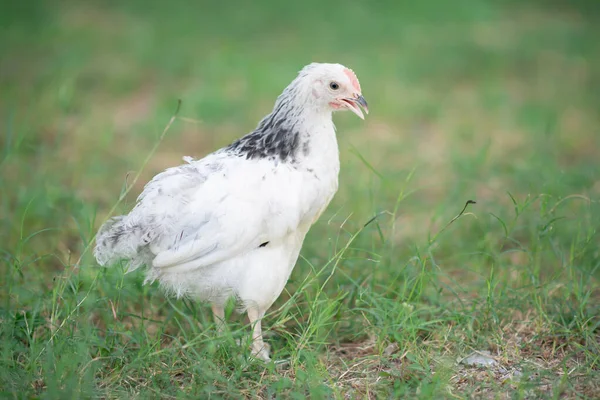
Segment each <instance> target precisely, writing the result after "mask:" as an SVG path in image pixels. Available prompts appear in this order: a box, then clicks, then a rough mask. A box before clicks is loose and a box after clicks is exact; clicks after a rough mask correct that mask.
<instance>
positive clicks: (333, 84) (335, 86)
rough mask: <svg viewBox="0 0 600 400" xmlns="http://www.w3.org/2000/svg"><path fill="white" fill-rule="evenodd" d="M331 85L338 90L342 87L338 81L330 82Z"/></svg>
mask: <svg viewBox="0 0 600 400" xmlns="http://www.w3.org/2000/svg"><path fill="white" fill-rule="evenodd" d="M329 87H330V88H331V89H332V90H338V89H339V88H340V85H338V84H337V82H331V83H330V84H329Z"/></svg>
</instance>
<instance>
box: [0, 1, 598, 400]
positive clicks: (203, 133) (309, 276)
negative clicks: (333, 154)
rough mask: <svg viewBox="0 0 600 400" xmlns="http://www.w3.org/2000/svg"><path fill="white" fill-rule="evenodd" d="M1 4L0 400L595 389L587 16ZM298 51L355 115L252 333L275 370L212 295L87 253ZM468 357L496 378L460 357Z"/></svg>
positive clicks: (494, 9)
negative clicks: (312, 218)
mask: <svg viewBox="0 0 600 400" xmlns="http://www.w3.org/2000/svg"><path fill="white" fill-rule="evenodd" d="M23 4H25V3H23ZM4 8H5V10H4V11H3V12H2V13H0V46H2V48H3V52H2V53H3V56H2V58H1V59H0V93H1V94H0V124H2V129H1V131H2V132H3V134H2V138H1V139H0V143H1V144H2V146H1V150H0V160H1V161H0V217H1V219H0V224H1V227H2V229H0V254H1V258H0V265H1V266H2V271H1V273H0V284H1V286H2V288H3V289H2V291H1V292H0V320H1V321H2V323H1V328H0V335H1V337H2V340H1V341H0V394H1V396H2V397H5V398H60V399H64V398H98V397H101V398H199V397H200V398H207V397H211V398H219V397H226V398H245V397H247V398H254V397H261V398H273V397H282V398H305V397H312V398H347V397H350V398H379V397H383V398H386V397H406V398H540V397H541V398H594V397H597V396H598V393H600V387H599V385H598V382H600V373H599V367H600V365H599V364H600V356H599V354H600V341H599V339H600V310H599V306H598V304H600V303H599V300H600V291H599V289H598V279H599V277H600V271H599V269H600V253H599V250H598V244H599V240H600V237H599V234H600V232H599V227H600V205H599V203H598V197H599V195H600V180H598V179H599V176H600V164H599V163H598V160H599V159H600V135H599V134H598V133H599V132H598V126H600V125H599V123H600V112H599V111H600V108H599V106H600V95H599V94H600V45H599V44H598V41H597V40H596V38H597V37H599V36H600V25H599V24H598V22H599V18H600V12H598V11H599V8H598V6H597V5H596V4H595V3H594V2H591V1H590V2H586V1H583V0H580V1H576V2H568V3H567V2H559V1H546V2H541V1H528V2H513V1H509V0H504V1H492V0H479V1H475V0H473V1H467V0H459V1H455V2H453V3H452V6H450V5H447V6H445V5H443V4H442V3H439V2H434V1H433V0H427V1H421V2H418V3H416V2H406V1H404V2H402V1H400V2H391V1H385V2H378V3H377V5H375V4H371V3H369V2H347V1H346V2H341V1H332V2H328V3H323V2H315V1H312V0H309V1H308V2H272V3H253V4H252V5H251V6H250V5H240V6H238V7H233V6H230V5H228V4H226V3H223V4H221V5H210V6H209V5H204V4H202V3H201V2H195V3H193V4H192V3H191V2H188V3H184V2H158V1H150V2H148V1H144V2H141V1H139V0H130V1H127V2H100V1H88V2H75V1H69V0H65V1H61V2H50V1H41V0H38V1H36V2H28V4H27V7H26V6H25V5H18V4H17V3H14V4H12V5H5V7H4ZM313 60H320V61H335V62H341V63H343V64H345V65H348V66H351V67H352V68H353V69H354V70H355V71H356V72H357V74H358V76H359V77H360V79H361V86H362V87H363V89H364V95H365V97H366V98H367V100H368V101H369V105H370V109H371V114H370V115H369V116H368V118H367V120H366V121H365V122H364V123H363V122H361V121H358V120H357V119H356V118H354V117H353V116H352V115H339V116H336V122H337V125H338V134H339V141H340V153H341V160H342V171H341V177H340V190H339V192H338V194H337V195H336V197H335V199H334V201H333V203H332V204H331V206H330V207H329V209H328V211H327V212H326V214H325V215H324V216H323V217H322V218H321V219H320V221H319V222H318V223H317V224H316V225H315V226H314V227H313V229H312V230H311V233H310V234H309V235H308V237H307V240H306V242H305V245H304V248H303V251H302V256H301V259H300V260H299V262H298V265H297V266H296V269H295V270H294V273H293V274H292V277H291V279H290V281H289V283H288V285H287V286H286V290H285V291H284V293H283V294H282V296H281V298H280V299H279V300H278V301H277V303H276V304H275V306H274V307H273V308H272V309H271V310H270V313H269V314H268V316H267V317H266V321H265V323H264V326H265V328H266V329H267V331H268V332H267V341H268V342H269V343H270V344H271V346H272V349H273V352H274V354H273V356H274V358H275V359H279V360H282V359H287V360H289V364H287V365H283V366H277V365H275V364H268V365H264V364H263V363H260V362H255V361H252V360H251V359H250V358H249V354H248V351H247V349H246V347H245V346H242V347H240V346H238V345H237V344H236V339H240V338H241V339H242V340H247V339H248V333H249V329H248V326H246V321H245V320H244V319H243V318H241V317H239V316H236V315H235V314H234V313H232V312H231V310H230V312H229V313H230V314H231V315H230V316H229V320H230V324H229V327H230V332H229V333H228V334H225V335H224V336H222V337H218V336H217V335H216V332H215V329H214V326H213V323H212V318H211V316H210V310H209V309H208V307H206V306H204V305H201V304H197V303H194V302H192V301H189V300H185V299H184V300H174V299H170V298H167V297H165V296H164V295H163V294H162V293H161V292H160V290H158V288H157V287H155V286H154V285H151V286H143V285H142V281H143V275H142V274H141V273H137V272H136V273H133V274H128V275H124V272H123V270H121V269H120V268H118V267H117V268H112V269H100V268H97V267H96V266H95V263H94V261H93V259H92V257H91V255H90V253H89V251H86V250H87V249H89V246H90V245H91V244H92V239H93V236H94V234H95V232H96V229H97V228H98V226H99V225H100V223H101V222H102V221H103V220H104V219H105V217H107V216H108V214H109V212H110V210H111V209H112V207H113V206H114V205H115V203H117V201H118V200H119V196H120V194H121V193H123V191H124V188H128V189H129V190H130V193H129V194H128V195H127V196H125V197H124V201H123V202H121V203H120V204H119V205H118V207H117V212H126V211H127V210H128V209H130V208H131V206H132V204H133V202H134V200H135V196H136V195H137V194H138V193H139V191H140V189H141V185H143V183H145V182H146V181H147V180H148V179H149V178H150V177H151V176H152V175H154V174H155V173H157V172H159V171H161V170H163V169H164V168H166V167H168V166H172V165H174V164H177V163H179V162H180V158H181V156H182V155H193V156H202V155H204V154H206V153H208V152H210V151H212V150H214V149H217V148H219V147H221V146H223V145H226V144H228V143H229V142H231V141H232V140H233V139H234V138H236V137H238V136H240V135H241V134H243V133H245V132H248V131H249V130H251V129H252V128H253V127H254V125H255V124H256V122H257V120H258V119H259V118H260V117H261V116H262V115H264V114H265V113H267V112H268V111H269V109H270V106H271V105H272V102H273V101H274V98H275V97H276V96H277V95H278V94H279V92H280V91H281V90H282V88H283V87H284V86H285V85H287V83H288V82H289V81H290V80H291V79H292V78H293V77H294V74H295V72H296V71H297V70H299V69H300V68H301V67H302V66H303V65H305V64H307V63H308V62H310V61H313ZM177 99H181V100H182V106H181V110H180V113H179V117H178V118H177V119H176V120H175V122H174V124H173V125H172V126H171V128H170V129H169V130H168V132H167V134H166V136H165V139H164V140H163V141H162V142H159V138H160V135H161V133H162V132H163V129H164V127H165V126H166V124H167V122H168V121H169V118H170V117H171V116H172V115H173V112H174V109H175V108H176V106H177ZM157 144H160V146H159V147H158V150H157V151H156V152H155V153H154V155H153V157H151V158H150V160H149V162H147V163H145V162H144V160H145V159H146V157H147V156H148V155H149V154H151V151H152V149H153V148H154V146H156V145H157ZM142 166H144V168H143V169H142V168H141V167H142ZM140 171H141V172H140ZM138 172H140V179H139V181H138V182H137V183H136V184H135V185H132V184H131V180H132V178H133V176H135V175H136V174H137V173H138ZM467 200H475V201H476V204H470V205H469V206H468V208H467V209H466V210H465V213H464V214H462V215H461V216H460V217H459V218H457V219H455V220H454V221H453V222H452V223H451V224H449V225H448V223H449V222H450V221H452V220H453V218H454V217H455V216H457V215H458V214H459V213H460V211H461V210H462V208H463V206H464V205H465V203H466V202H467ZM375 215H377V216H378V217H377V218H376V219H372V218H373V216H375ZM369 221H370V223H368V224H367V222H369ZM79 260H80V262H79V263H78V261H79ZM473 351H489V352H490V353H491V355H492V356H493V357H494V358H495V359H496V361H497V364H496V365H495V366H494V367H492V368H476V367H468V366H465V365H463V364H461V363H459V362H458V361H459V360H461V359H462V358H464V357H465V356H467V355H469V354H471V353H472V352H473Z"/></svg>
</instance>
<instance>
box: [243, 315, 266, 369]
mask: <svg viewBox="0 0 600 400" xmlns="http://www.w3.org/2000/svg"><path fill="white" fill-rule="evenodd" d="M264 316H265V312H264V311H262V312H261V311H259V310H258V309H257V308H255V307H250V308H248V319H249V320H250V325H251V326H252V355H253V356H254V357H256V358H259V359H261V360H264V361H271V358H269V348H268V346H267V345H266V344H265V342H264V341H263V337H262V318H263V317H264Z"/></svg>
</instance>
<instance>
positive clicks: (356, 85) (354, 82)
mask: <svg viewBox="0 0 600 400" xmlns="http://www.w3.org/2000/svg"><path fill="white" fill-rule="evenodd" d="M344 74H346V76H347V77H348V79H350V83H352V86H353V87H354V89H356V90H357V91H358V93H361V91H360V83H358V78H357V77H356V74H355V73H354V71H352V70H351V69H349V68H344Z"/></svg>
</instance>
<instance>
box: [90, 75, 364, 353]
mask: <svg viewBox="0 0 600 400" xmlns="http://www.w3.org/2000/svg"><path fill="white" fill-rule="evenodd" d="M345 71H349V70H347V69H346V68H345V67H343V66H341V65H339V64H311V65H310V66H307V67H306V68H304V69H303V70H302V71H301V72H300V74H299V76H298V78H296V79H295V80H294V81H293V82H292V84H290V86H288V88H286V90H285V91H284V92H283V93H282V95H281V96H280V97H279V98H278V100H277V102H276V104H275V107H274V110H273V112H272V113H271V114H269V115H267V116H266V117H265V118H264V119H263V120H262V121H261V122H260V124H259V125H258V127H257V128H256V130H255V131H253V132H251V133H250V134H248V135H246V136H244V137H243V138H241V139H239V140H238V141H236V142H234V143H233V144H231V145H230V146H228V147H226V148H224V149H221V150H219V151H217V152H215V153H212V154H210V155H208V156H206V157H205V158H203V159H200V160H193V159H191V158H185V160H186V164H183V165H181V166H178V167H174V168H170V169H167V170H166V171H164V172H162V173H160V174H158V175H157V176H155V177H154V178H153V179H152V180H151V181H150V182H149V183H148V184H147V185H146V187H145V188H144V191H143V192H142V194H141V195H140V197H139V198H138V202H137V205H136V206H135V208H134V209H133V210H132V211H131V213H130V214H128V215H126V216H121V217H116V218H113V219H111V220H109V221H108V222H107V223H106V224H105V225H104V226H102V227H101V229H100V231H99V233H98V236H97V241H96V243H97V245H96V249H95V256H96V259H97V260H98V262H99V263H100V264H102V265H104V264H113V263H114V262H116V261H118V260H120V259H125V260H127V261H128V263H129V268H130V270H132V269H136V268H138V267H140V266H143V265H146V266H147V267H148V268H147V279H146V280H147V281H155V280H158V281H159V282H160V285H161V286H162V287H163V288H165V289H166V290H167V291H168V292H171V293H174V294H175V295H177V296H184V295H185V296H190V297H193V298H196V299H198V300H203V301H208V302H210V303H211V305H212V309H213V313H214V314H215V319H216V321H217V323H218V324H219V326H221V324H222V323H223V317H224V311H223V307H224V304H225V302H226V301H227V300H228V299H229V298H230V297H235V298H236V299H237V300H238V301H239V303H240V308H241V309H244V310H246V311H247V312H248V316H249V319H250V322H251V323H252V324H253V330H254V334H253V343H252V352H253V354H254V355H255V356H257V357H259V358H262V359H264V360H268V359H269V355H268V351H267V349H266V348H265V346H264V343H263V340H262V332H261V323H260V320H261V319H262V317H263V316H264V314H265V312H266V310H267V309H268V308H269V307H270V306H271V305H272V304H273V302H274V301H275V300H276V299H277V297H278V296H279V295H280V294H281V292H282V290H283V288H284V286H285V283H286V282H287V280H288V278H289V276H290V274H291V272H292V270H293V268H294V265H295V264H296V261H297V259H298V255H299V253H300V249H301V247H302V243H303V241H304V237H305V235H306V233H307V232H308V230H309V228H310V226H311V225H312V224H313V223H314V222H315V221H316V220H317V219H318V217H319V216H320V215H321V213H322V212H323V211H324V210H325V208H326V207H327V205H328V204H329V202H330V201H331V199H332V198H333V195H334V194H335V192H336V191H337V187H338V173H339V167H340V166H339V154H338V145H337V140H336V134H335V127H334V124H333V121H332V111H334V110H335V109H336V107H335V106H334V105H333V104H330V103H331V102H329V101H328V100H330V99H329V98H327V97H326V96H324V94H325V93H328V92H337V91H338V89H336V90H332V89H331V88H329V89H327V87H326V88H325V89H326V92H325V93H319V92H318V91H316V90H315V87H317V88H319V89H322V88H323V86H324V85H323V84H322V82H323V81H325V85H331V86H332V87H333V85H332V84H331V83H330V82H336V83H337V84H339V85H340V86H341V85H346V86H348V87H349V88H352V90H351V92H352V93H350V94H351V95H352V96H351V97H347V98H351V99H356V101H360V103H359V104H360V105H362V106H363V107H366V102H365V101H364V99H363V98H362V95H361V94H360V91H359V90H358V93H357V88H356V85H353V82H352V81H351V79H350V78H351V76H353V74H351V75H348V73H347V72H345ZM345 78H347V79H346V80H347V82H346V81H345V80H344V79H345ZM338 81H339V83H338ZM319 82H321V83H319ZM357 83H358V82H357V81H356V84H357ZM358 89H360V87H358ZM346 95H348V94H344V96H346ZM345 98H346V97H345ZM359 98H360V99H361V100H358V99H359ZM346 101H348V100H346ZM341 104H342V105H344V103H341ZM357 108H358V107H357ZM352 111H354V112H355V113H356V111H355V110H352ZM361 115H362V113H361ZM359 116H360V115H359Z"/></svg>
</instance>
